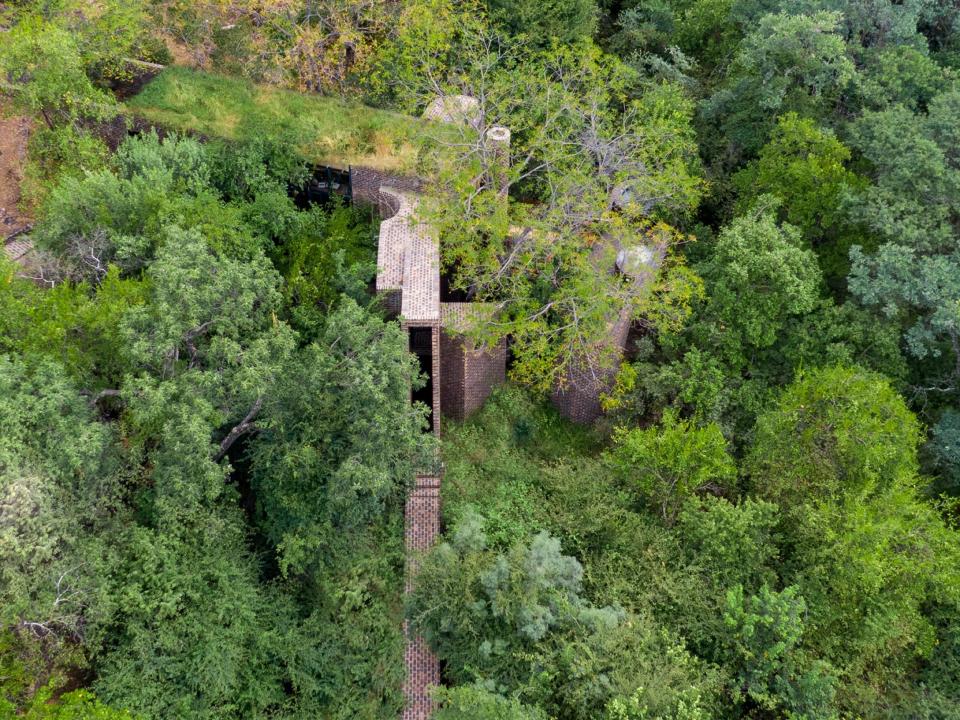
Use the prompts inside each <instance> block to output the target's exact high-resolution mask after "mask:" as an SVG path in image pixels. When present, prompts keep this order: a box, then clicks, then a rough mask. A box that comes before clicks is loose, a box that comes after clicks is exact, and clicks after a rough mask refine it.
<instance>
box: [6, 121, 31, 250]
mask: <svg viewBox="0 0 960 720" xmlns="http://www.w3.org/2000/svg"><path fill="white" fill-rule="evenodd" d="M2 111H3V108H2V107H0V238H2V239H3V241H4V247H5V248H6V244H7V243H6V240H7V238H9V237H11V236H12V235H15V234H16V233H18V232H19V231H21V230H23V229H24V228H26V227H28V226H29V225H30V223H31V221H30V218H28V217H26V216H24V215H23V214H22V213H21V211H20V208H19V204H20V183H21V182H22V180H23V166H24V163H25V162H26V159H27V141H28V140H29V138H30V119H29V118H27V117H23V116H19V115H14V116H11V117H3V112H2ZM14 242H16V241H14ZM7 250H8V254H10V249H9V248H8V249H7Z"/></svg>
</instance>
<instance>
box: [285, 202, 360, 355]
mask: <svg viewBox="0 0 960 720" xmlns="http://www.w3.org/2000/svg"><path fill="white" fill-rule="evenodd" d="M301 215H307V216H308V218H307V220H306V222H305V223H303V225H304V226H305V227H303V228H302V229H300V230H298V231H297V232H296V233H295V234H292V236H291V237H290V238H289V239H288V240H287V241H286V242H285V243H284V244H283V246H282V247H281V248H280V249H279V251H278V252H277V253H276V254H277V255H278V256H279V257H278V258H277V260H276V264H277V267H278V269H279V270H280V272H281V273H282V274H283V276H284V279H285V283H284V290H283V292H284V300H285V304H286V306H287V307H288V308H290V312H291V322H292V324H293V326H294V327H295V328H296V329H297V330H298V331H300V332H301V333H302V334H303V335H304V336H305V337H307V338H311V339H312V338H314V337H316V335H317V334H318V333H320V332H322V328H323V323H324V317H325V316H326V313H327V312H328V311H329V310H330V309H331V308H332V307H333V306H334V304H335V303H336V301H337V300H338V299H339V297H340V293H343V292H348V293H350V295H351V297H352V298H353V299H354V300H355V301H357V302H358V303H362V302H364V301H365V298H366V295H367V285H368V283H369V281H370V280H371V279H372V278H373V275H374V271H375V268H376V257H375V252H374V248H375V242H374V240H373V231H374V228H373V221H372V219H371V217H370V215H371V213H370V211H369V210H368V209H365V208H357V207H350V206H346V205H337V206H335V207H334V208H333V209H332V210H330V211H329V212H326V211H321V210H320V209H318V208H314V209H312V210H311V211H310V212H309V213H301Z"/></svg>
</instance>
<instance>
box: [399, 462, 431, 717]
mask: <svg viewBox="0 0 960 720" xmlns="http://www.w3.org/2000/svg"><path fill="white" fill-rule="evenodd" d="M439 534H440V477H439V476H438V475H418V476H417V479H416V483H415V485H414V487H413V489H412V490H411V491H410V494H409V495H408V496H407V506H406V513H405V523H404V542H405V546H406V550H407V568H406V581H405V582H406V587H405V591H406V592H410V590H411V589H412V588H413V582H414V580H415V578H416V574H417V570H418V569H419V559H420V556H421V555H422V554H423V553H424V552H426V551H427V550H429V549H430V547H431V546H432V545H433V543H434V542H435V541H436V539H437V536H438V535H439ZM403 634H404V636H405V637H406V639H407V645H406V648H405V650H404V653H403V659H404V663H405V664H406V666H407V678H406V680H405V681H404V683H403V697H404V709H403V716H402V720H426V719H427V718H429V717H430V714H431V713H432V712H433V702H432V701H431V699H430V688H431V687H434V686H437V685H439V684H440V663H439V662H438V661H437V658H436V657H435V656H434V654H433V653H432V652H431V651H430V648H429V647H427V644H426V642H425V641H424V640H423V638H421V637H418V636H413V635H411V633H410V631H409V628H408V626H407V623H406V622H404V624H403Z"/></svg>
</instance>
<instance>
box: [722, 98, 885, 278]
mask: <svg viewBox="0 0 960 720" xmlns="http://www.w3.org/2000/svg"><path fill="white" fill-rule="evenodd" d="M850 157H851V155H850V150H849V149H848V148H847V147H846V146H845V145H843V143H841V142H840V141H839V140H838V139H837V138H836V136H835V135H834V134H833V133H832V132H830V131H829V130H823V129H821V128H818V127H817V125H816V123H815V122H814V121H813V120H811V119H809V118H803V119H801V118H800V117H799V116H797V114H796V113H787V114H786V115H784V116H782V117H780V118H779V119H778V120H777V126H776V128H774V130H773V133H772V134H771V137H770V140H769V142H767V144H766V145H764V146H763V147H762V148H761V149H760V153H759V156H758V157H757V159H756V160H755V161H753V162H752V163H750V164H749V165H747V167H745V168H744V169H743V170H741V171H739V172H737V173H736V174H735V175H734V176H733V183H734V185H735V186H736V188H737V191H738V193H739V196H740V200H739V201H738V204H737V208H738V211H739V212H741V213H743V212H745V211H747V210H748V209H749V207H750V205H751V204H752V203H753V202H754V201H755V198H756V196H757V195H758V194H767V193H769V194H770V195H773V196H774V197H776V198H778V199H779V200H780V202H781V205H780V215H781V217H782V219H783V220H785V221H786V222H789V223H790V224H791V225H793V226H795V227H797V228H799V229H800V231H801V232H802V233H803V236H804V238H805V239H806V240H807V241H809V242H810V243H811V244H812V245H813V247H814V248H815V249H816V251H817V253H818V255H819V257H820V266H821V268H822V269H823V272H824V274H825V275H826V276H828V277H829V279H830V280H831V281H832V284H839V283H840V282H842V279H843V278H845V277H846V275H847V272H848V270H849V262H848V258H847V254H848V252H849V249H850V245H851V244H852V243H854V242H857V241H858V240H860V242H862V240H861V239H860V237H861V234H862V233H858V232H857V228H855V227H854V226H853V225H852V223H851V222H850V220H849V219H848V218H847V214H846V207H845V205H844V199H845V197H846V196H847V194H849V193H850V192H854V191H856V190H857V189H859V188H862V187H864V186H865V185H866V181H865V180H864V179H863V178H861V177H859V176H857V175H856V174H855V173H854V172H852V171H850V170H848V169H847V165H848V163H849V162H850Z"/></svg>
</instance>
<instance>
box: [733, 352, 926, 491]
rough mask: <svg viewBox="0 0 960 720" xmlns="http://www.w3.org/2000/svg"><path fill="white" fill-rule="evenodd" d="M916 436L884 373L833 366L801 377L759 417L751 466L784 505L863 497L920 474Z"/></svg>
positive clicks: (763, 487) (758, 481)
mask: <svg viewBox="0 0 960 720" xmlns="http://www.w3.org/2000/svg"><path fill="white" fill-rule="evenodd" d="M919 438H920V428H919V424H918V423H917V420H916V418H915V417H914V415H913V413H911V412H910V411H909V410H908V409H907V407H906V405H905V404H904V402H903V399H902V398H901V397H900V396H899V395H898V394H897V393H896V392H895V391H894V390H893V389H892V388H891V387H890V385H889V383H888V382H887V381H886V380H885V379H884V378H883V377H882V376H878V375H876V374H874V373H870V372H867V371H864V370H861V369H857V368H841V367H835V368H829V369H824V370H819V371H815V372H811V373H810V374H808V375H805V376H803V377H801V378H800V379H799V380H798V381H797V382H795V383H794V384H793V385H791V386H790V387H789V388H787V389H786V390H785V391H784V392H783V394H782V395H781V397H780V401H779V405H778V407H777V408H776V409H775V410H771V411H770V412H769V413H767V414H765V415H764V416H763V417H762V418H760V419H759V420H758V422H757V430H756V434H755V441H754V447H753V449H752V451H751V453H750V459H749V461H748V464H747V468H748V471H749V472H750V474H751V477H752V478H753V486H754V488H755V490H756V491H757V492H758V493H759V494H760V495H762V496H764V497H766V498H769V499H770V500H773V501H775V502H779V503H781V505H784V506H788V505H792V504H794V503H797V502H802V501H805V500H816V499H824V500H826V499H829V498H836V499H839V498H843V497H848V498H849V497H858V498H866V497H870V496H871V495H874V494H877V493H882V491H883V490H885V489H889V488H890V487H893V486H894V485H896V484H898V483H904V482H910V481H911V480H912V478H914V477H915V476H916V473H917V470H918V461H917V444H918V442H919Z"/></svg>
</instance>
